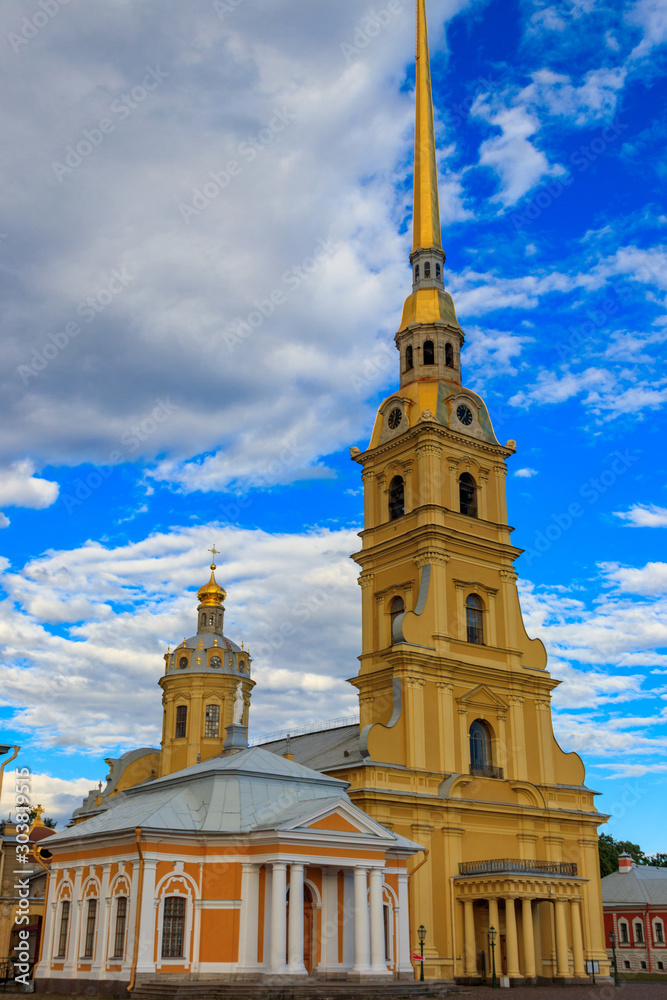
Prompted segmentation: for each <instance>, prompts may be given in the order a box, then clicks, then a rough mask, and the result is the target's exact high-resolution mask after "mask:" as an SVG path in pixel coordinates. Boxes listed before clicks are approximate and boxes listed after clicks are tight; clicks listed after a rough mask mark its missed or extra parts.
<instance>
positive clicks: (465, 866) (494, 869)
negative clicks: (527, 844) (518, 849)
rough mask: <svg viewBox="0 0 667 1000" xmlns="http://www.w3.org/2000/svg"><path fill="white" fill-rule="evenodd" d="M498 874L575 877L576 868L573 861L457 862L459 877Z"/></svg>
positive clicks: (501, 860)
mask: <svg viewBox="0 0 667 1000" xmlns="http://www.w3.org/2000/svg"><path fill="white" fill-rule="evenodd" d="M498 872H511V873H517V874H524V873H525V874H532V875H565V876H570V877H576V875H577V866H576V864H575V862H573V861H525V860H524V859H523V858H493V859H491V860H489V861H461V862H459V875H491V874H494V873H498Z"/></svg>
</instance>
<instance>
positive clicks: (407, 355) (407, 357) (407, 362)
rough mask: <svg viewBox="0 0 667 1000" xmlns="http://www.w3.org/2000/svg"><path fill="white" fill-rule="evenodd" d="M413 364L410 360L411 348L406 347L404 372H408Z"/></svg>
mask: <svg viewBox="0 0 667 1000" xmlns="http://www.w3.org/2000/svg"><path fill="white" fill-rule="evenodd" d="M413 364H414V362H413V360H412V347H411V346H410V347H406V348H405V370H406V372H409V371H410V369H411V368H412V367H413Z"/></svg>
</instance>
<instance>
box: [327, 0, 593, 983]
mask: <svg viewBox="0 0 667 1000" xmlns="http://www.w3.org/2000/svg"><path fill="white" fill-rule="evenodd" d="M413 230H414V240H413V249H412V253H411V255H410V262H411V265H412V271H413V288H412V293H411V294H410V296H409V297H408V299H407V301H406V303H405V307H404V310H403V316H402V320H401V324H400V328H399V331H398V333H397V334H396V346H397V349H398V352H399V356H400V387H399V389H398V390H397V392H395V393H393V394H392V395H391V396H389V398H388V399H386V400H385V401H384V402H383V403H382V405H381V406H380V408H379V412H378V415H377V420H376V423H375V427H374V430H373V434H372V437H371V441H370V444H369V446H368V448H367V450H366V451H364V452H363V453H361V452H360V451H359V449H356V448H354V449H352V457H353V458H354V460H355V461H356V462H358V463H359V464H360V465H361V466H362V468H363V474H362V479H363V484H364V530H363V532H362V533H361V537H362V549H361V551H360V552H358V553H357V554H356V555H355V556H354V558H355V560H356V561H357V563H358V564H359V566H360V567H361V575H360V579H359V583H360V585H361V588H362V616H363V618H362V623H363V624H362V628H363V641H362V653H361V656H360V664H361V666H360V670H359V674H358V676H357V677H355V678H354V679H353V680H352V681H351V683H353V684H354V685H355V686H356V687H357V688H358V690H359V701H360V716H361V723H360V731H361V737H360V738H361V747H360V749H361V758H362V760H363V766H356V767H350V768H349V769H348V768H343V771H344V776H345V777H346V778H347V779H348V780H349V781H350V782H351V785H352V787H351V789H350V795H351V796H352V798H353V800H354V801H355V804H356V805H359V806H361V807H362V808H363V809H365V810H366V811H367V812H368V813H370V815H372V816H373V818H375V819H377V820H378V821H379V822H381V823H383V824H385V825H387V826H391V827H393V828H394V830H395V831H396V832H397V833H401V834H403V835H404V836H406V837H409V838H410V839H412V840H416V841H417V842H419V843H421V844H423V845H424V847H425V848H426V849H427V853H426V860H425V862H424V863H423V864H422V865H421V867H420V868H419V871H417V872H415V875H414V877H412V879H411V883H410V884H411V923H412V927H411V933H412V935H413V937H412V941H413V950H414V946H415V944H416V940H417V937H416V930H417V928H418V927H419V925H420V924H423V925H424V926H425V927H426V930H427V940H426V949H425V955H426V965H425V972H426V976H427V977H428V978H450V979H451V978H456V979H458V980H460V981H475V980H476V979H479V977H480V975H481V972H482V969H483V968H485V969H486V970H490V968H491V952H490V941H491V937H492V936H493V935H491V929H492V928H493V932H494V935H495V937H494V957H495V959H496V961H497V963H498V971H499V972H502V973H503V974H506V975H507V976H509V978H510V979H512V980H514V981H516V983H523V982H534V981H537V980H538V979H556V980H558V981H563V980H567V979H573V980H583V979H584V978H585V977H586V972H585V960H586V959H592V960H596V961H598V962H599V963H600V974H601V975H603V976H604V975H606V974H608V962H607V955H606V949H605V941H604V932H603V925H602V905H601V893H600V878H599V871H598V857H597V826H598V824H599V823H600V822H601V821H603V820H604V819H605V817H602V816H600V815H599V814H598V813H597V812H596V810H595V806H594V799H593V795H594V793H593V792H591V791H590V789H588V788H586V786H585V785H584V767H583V764H582V762H581V760H580V758H579V757H578V756H577V755H576V754H573V753H570V754H567V753H564V752H563V751H562V750H561V749H560V747H559V746H558V744H557V743H556V740H555V738H554V736H553V731H552V724H551V691H552V690H553V689H554V687H556V685H557V683H558V682H557V681H555V680H553V679H552V678H551V676H550V674H549V673H548V672H547V670H546V661H547V657H546V652H545V650H544V647H543V645H542V643H541V642H540V641H539V640H535V639H530V638H529V637H528V635H527V633H526V630H525V627H524V624H523V619H522V615H521V609H520V606H519V599H518V594H517V587H516V581H517V574H516V572H515V569H514V561H515V560H516V559H517V557H518V556H519V555H520V554H521V550H520V549H517V548H516V547H515V546H514V545H513V544H512V539H511V535H512V528H511V527H510V526H509V525H508V523H507V511H506V500H505V477H506V471H507V470H506V461H507V459H508V458H510V456H512V455H513V454H514V451H515V448H516V446H515V443H514V442H513V441H508V442H507V444H505V445H501V444H500V443H499V442H498V440H497V439H496V436H495V433H494V430H493V426H492V423H491V420H490V417H489V414H488V411H487V408H486V406H485V404H484V402H483V400H482V399H481V398H480V397H479V396H478V395H477V394H476V393H474V392H472V391H471V390H469V389H467V388H465V387H464V386H463V385H462V382H461V367H460V350H461V346H462V344H463V340H464V335H463V331H462V330H461V327H460V326H459V323H458V320H457V317H456V312H455V309H454V304H453V301H452V298H451V296H450V295H449V294H448V293H447V292H446V291H445V285H444V265H445V254H444V252H443V250H442V242H441V233H440V219H439V210H438V185H437V167H436V151H435V141H434V128H433V106H432V96H431V82H430V70H429V53H428V38H427V28H426V14H425V0H417V68H416V135H415V177H414V220H413ZM337 773H339V772H338V771H337Z"/></svg>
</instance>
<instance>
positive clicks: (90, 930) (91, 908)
mask: <svg viewBox="0 0 667 1000" xmlns="http://www.w3.org/2000/svg"><path fill="white" fill-rule="evenodd" d="M96 919H97V900H96V899H89V900H88V919H87V920H86V946H85V948H84V951H83V957H84V958H92V957H93V948H94V945H95V920H96Z"/></svg>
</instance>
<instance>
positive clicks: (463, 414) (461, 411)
mask: <svg viewBox="0 0 667 1000" xmlns="http://www.w3.org/2000/svg"><path fill="white" fill-rule="evenodd" d="M456 416H457V417H458V418H459V420H460V421H461V423H462V424H465V426H466V427H469V426H470V424H471V423H472V410H471V409H470V407H469V406H466V405H465V404H464V403H461V405H460V406H459V407H457V409H456Z"/></svg>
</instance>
